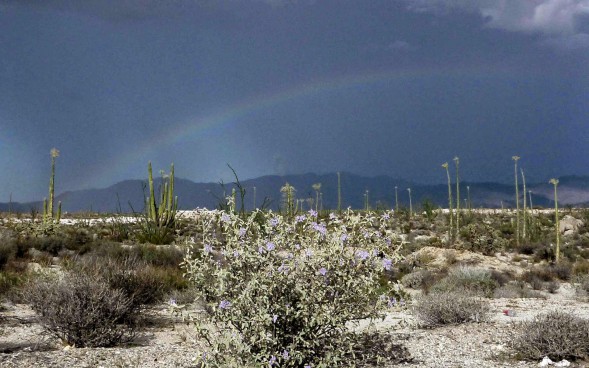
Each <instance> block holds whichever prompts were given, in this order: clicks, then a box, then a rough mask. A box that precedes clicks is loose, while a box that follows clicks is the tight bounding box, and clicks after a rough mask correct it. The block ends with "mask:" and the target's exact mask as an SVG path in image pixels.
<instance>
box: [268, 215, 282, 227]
mask: <svg viewBox="0 0 589 368" xmlns="http://www.w3.org/2000/svg"><path fill="white" fill-rule="evenodd" d="M279 223H280V219H279V218H278V217H273V218H271V219H270V226H272V227H276V226H278V224H279Z"/></svg>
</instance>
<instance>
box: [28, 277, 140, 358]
mask: <svg viewBox="0 0 589 368" xmlns="http://www.w3.org/2000/svg"><path fill="white" fill-rule="evenodd" d="M24 300H25V301H26V302H27V303H28V304H30V306H31V308H32V309H33V310H34V311H35V312H37V314H38V315H39V323H40V324H41V326H43V328H44V329H45V330H46V331H48V332H49V333H50V334H52V335H53V336H55V337H57V338H59V339H61V340H62V341H64V342H67V343H68V344H70V345H73V346H76V347H106V346H114V345H117V344H120V343H123V342H126V341H129V340H130V339H132V338H133V336H134V332H135V327H136V322H137V321H138V316H139V315H138V314H137V313H136V311H135V310H134V309H133V308H132V301H131V300H130V298H128V297H127V296H126V295H125V293H124V292H123V291H121V290H116V289H112V288H111V287H110V286H109V285H108V284H107V283H105V282H104V281H103V280H100V279H96V278H94V277H92V276H89V275H83V274H80V273H72V274H67V275H65V276H64V278H63V279H61V280H41V279H39V280H37V281H34V282H32V283H31V284H29V285H27V287H26V288H25V289H24ZM121 321H126V322H127V323H125V324H123V323H121Z"/></svg>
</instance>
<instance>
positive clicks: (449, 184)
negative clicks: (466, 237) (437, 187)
mask: <svg viewBox="0 0 589 368" xmlns="http://www.w3.org/2000/svg"><path fill="white" fill-rule="evenodd" d="M442 167H443V168H444V169H446V177H447V178H448V211H450V234H452V235H453V232H452V228H453V227H454V214H453V213H452V181H451V180H450V170H448V163H447V162H444V163H443V164H442Z"/></svg>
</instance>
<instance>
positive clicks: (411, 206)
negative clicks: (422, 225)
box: [407, 188, 413, 217]
mask: <svg viewBox="0 0 589 368" xmlns="http://www.w3.org/2000/svg"><path fill="white" fill-rule="evenodd" d="M407 192H409V217H413V203H412V202H411V188H407Z"/></svg>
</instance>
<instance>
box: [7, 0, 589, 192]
mask: <svg viewBox="0 0 589 368" xmlns="http://www.w3.org/2000/svg"><path fill="white" fill-rule="evenodd" d="M52 147H56V148H57V149H59V150H60V152H61V155H60V157H59V158H58V159H57V179H56V191H57V192H63V191H65V190H74V189H83V188H92V187H106V186H109V185H111V184H114V183H115V182H117V181H119V180H123V179H128V178H145V177H146V176H147V170H146V166H147V162H148V161H150V160H151V161H152V162H153V163H154V169H155V170H159V169H166V170H167V169H168V168H169V164H170V163H171V162H174V163H175V166H176V175H177V176H180V177H184V178H188V179H191V180H195V181H213V182H214V181H218V180H219V179H224V180H225V181H228V180H231V175H230V174H231V172H230V171H229V169H228V168H227V167H226V163H229V164H231V165H232V166H233V167H234V168H235V169H236V171H237V173H238V175H239V176H240V178H241V179H247V178H253V177H257V176H261V175H269V174H296V173H306V172H316V173H326V172H335V171H338V170H339V171H348V172H353V173H357V174H362V175H370V176H373V175H381V174H385V175H390V176H394V177H400V178H406V179H409V180H414V181H417V182H422V183H435V182H440V183H443V182H444V181H445V172H444V170H443V169H442V168H441V166H440V165H441V164H442V163H443V162H445V161H450V162H451V160H452V158H453V157H454V156H459V157H460V164H461V173H462V177H463V179H464V180H469V181H491V180H493V181H503V182H505V181H509V180H511V178H512V175H513V161H512V160H511V157H512V156H513V155H519V156H521V160H520V165H521V166H523V167H524V168H525V170H526V171H527V174H528V180H530V181H532V180H540V181H542V180H546V179H547V178H550V177H558V176H563V175H568V174H580V175H587V174H589V0H406V1H405V0H356V1H351V0H315V1H313V0H167V1H161V0H100V1H79V0H0V149H1V150H0V168H1V172H2V175H0V202H6V201H8V199H9V196H10V194H11V193H12V198H13V200H18V201H24V200H32V199H41V198H43V197H44V196H46V191H47V186H48V182H49V173H50V155H49V151H50V149H51V148H52Z"/></svg>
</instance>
